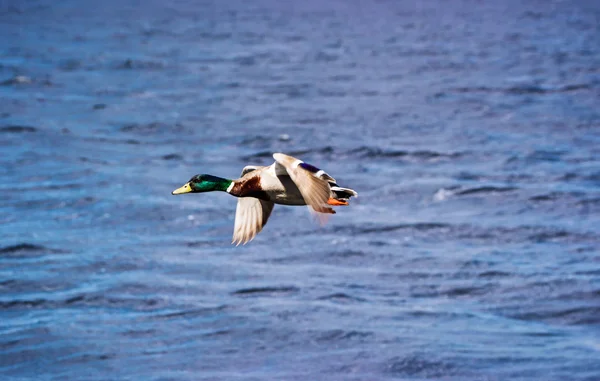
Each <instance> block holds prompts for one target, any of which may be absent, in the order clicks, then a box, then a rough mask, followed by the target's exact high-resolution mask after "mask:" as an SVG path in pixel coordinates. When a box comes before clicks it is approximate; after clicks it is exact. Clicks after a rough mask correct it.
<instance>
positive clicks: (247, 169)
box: [240, 165, 263, 177]
mask: <svg viewBox="0 0 600 381" xmlns="http://www.w3.org/2000/svg"><path fill="white" fill-rule="evenodd" d="M259 168H263V167H261V166H258V165H247V166H245V167H244V169H242V174H241V175H240V177H244V176H245V175H246V174H247V173H250V172H252V171H256V170H257V169H259Z"/></svg>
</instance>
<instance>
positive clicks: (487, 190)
mask: <svg viewBox="0 0 600 381" xmlns="http://www.w3.org/2000/svg"><path fill="white" fill-rule="evenodd" d="M517 189H519V188H517V187H495V186H481V187H476V188H467V189H463V190H460V191H456V192H454V194H455V195H457V196H466V195H472V194H489V193H492V194H493V193H506V192H512V191H515V190H517Z"/></svg>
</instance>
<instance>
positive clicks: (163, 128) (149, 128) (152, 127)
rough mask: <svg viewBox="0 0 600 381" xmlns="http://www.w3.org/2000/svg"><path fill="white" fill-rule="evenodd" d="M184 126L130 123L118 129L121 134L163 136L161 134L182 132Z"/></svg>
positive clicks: (160, 123) (176, 124)
mask: <svg viewBox="0 0 600 381" xmlns="http://www.w3.org/2000/svg"><path fill="white" fill-rule="evenodd" d="M184 129H185V128H184V126H183V125H181V124H179V123H175V124H173V125H172V124H168V123H162V122H151V123H131V124H127V125H125V126H123V127H121V128H120V130H121V132H130V133H135V134H143V135H146V134H157V133H158V134H163V133H175V132H177V133H178V132H182V131H184Z"/></svg>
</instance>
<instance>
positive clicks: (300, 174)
mask: <svg viewBox="0 0 600 381" xmlns="http://www.w3.org/2000/svg"><path fill="white" fill-rule="evenodd" d="M273 158H274V159H275V163H276V166H275V172H276V173H277V174H283V172H286V173H287V174H288V175H289V176H290V178H291V179H292V181H293V182H294V184H296V186H297V187H298V190H300V193H301V194H302V197H303V198H304V201H305V202H306V205H308V206H309V209H311V210H312V211H315V212H319V213H332V210H331V208H329V207H327V200H329V197H330V195H331V190H330V187H329V183H328V182H327V180H324V179H322V178H320V177H319V176H317V173H319V172H318V171H319V169H318V168H315V167H312V166H307V167H309V168H311V169H314V170H317V172H315V173H313V171H310V170H307V169H305V168H304V167H302V166H300V164H302V163H303V161H302V160H299V159H296V158H295V157H292V156H288V155H285V154H282V153H275V154H273ZM303 165H304V164H303Z"/></svg>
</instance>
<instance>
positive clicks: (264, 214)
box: [231, 197, 275, 246]
mask: <svg viewBox="0 0 600 381" xmlns="http://www.w3.org/2000/svg"><path fill="white" fill-rule="evenodd" d="M273 206H275V204H274V203H273V202H272V201H263V200H259V199H257V198H254V197H240V198H239V199H238V203H237V209H236V210H235V225H234V227H233V241H232V242H231V243H235V245H236V246H237V245H239V244H240V243H242V244H246V243H248V242H250V241H252V240H253V239H254V237H256V235H257V234H258V233H259V232H260V231H261V230H262V228H263V227H264V226H265V224H266V223H267V220H268V219H269V216H270V215H271V212H272V211H273Z"/></svg>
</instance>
